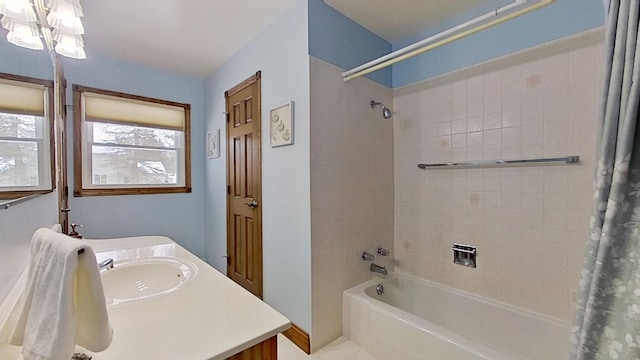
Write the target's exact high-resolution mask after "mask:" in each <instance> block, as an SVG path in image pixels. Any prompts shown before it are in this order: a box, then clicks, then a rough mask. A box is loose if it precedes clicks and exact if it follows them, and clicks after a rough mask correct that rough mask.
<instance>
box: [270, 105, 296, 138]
mask: <svg viewBox="0 0 640 360" xmlns="http://www.w3.org/2000/svg"><path fill="white" fill-rule="evenodd" d="M269 119H270V125H271V131H270V135H271V137H270V143H271V147H277V146H285V145H292V144H293V101H289V102H286V103H284V104H282V105H279V106H276V107H274V108H271V109H270V110H269Z"/></svg>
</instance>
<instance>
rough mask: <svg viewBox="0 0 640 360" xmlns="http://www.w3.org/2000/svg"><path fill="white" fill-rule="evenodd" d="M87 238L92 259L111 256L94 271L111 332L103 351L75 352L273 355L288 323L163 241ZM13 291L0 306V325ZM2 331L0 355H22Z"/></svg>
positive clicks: (110, 358) (107, 359) (108, 357)
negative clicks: (99, 273)
mask: <svg viewBox="0 0 640 360" xmlns="http://www.w3.org/2000/svg"><path fill="white" fill-rule="evenodd" d="M88 241H89V243H90V245H91V247H92V248H93V249H94V251H95V253H96V257H97V260H98V262H101V261H104V260H106V259H113V260H114V262H113V264H114V267H113V268H112V269H109V270H103V271H105V272H104V273H103V275H102V278H103V284H104V289H105V297H106V298H107V303H108V305H107V307H108V313H109V320H110V322H111V326H112V327H113V331H114V336H113V342H112V344H111V346H109V348H108V349H107V350H105V351H103V352H100V353H92V352H89V351H86V350H83V349H81V348H77V351H80V352H84V353H86V354H88V355H90V356H92V357H93V359H94V360H120V359H154V360H163V359H166V360H175V359H185V360H207V359H215V360H217V359H232V360H236V359H238V360H239V359H243V360H254V359H256V360H258V359H259V360H262V359H270V360H271V359H276V358H277V341H276V335H277V334H278V333H280V332H282V331H284V330H286V329H288V328H289V327H290V322H289V320H288V319H287V318H285V317H284V316H283V315H281V314H280V313H279V312H277V311H276V310H274V309H273V308H271V307H270V306H268V305H267V304H266V303H264V302H263V301H261V300H260V299H258V298H257V297H255V296H254V295H252V294H251V293H249V292H247V291H246V290H244V289H243V288H242V287H240V286H239V285H237V284H236V283H234V282H233V281H231V280H230V279H229V278H227V277H226V276H225V275H224V274H222V273H220V272H219V271H217V270H216V269H214V268H213V267H211V266H209V265H208V264H206V263H205V262H204V261H202V260H201V259H199V258H198V257H196V256H195V255H193V254H191V253H190V252H189V251H187V250H186V249H184V248H183V247H181V246H180V245H178V244H176V243H175V242H174V241H172V240H171V239H169V238H166V237H162V236H144V237H132V238H119V239H109V240H88ZM25 278H26V276H23V277H22V278H21V280H20V281H19V282H18V284H16V288H19V289H22V287H23V286H24V281H25V280H26V279H25ZM20 282H22V284H21V283H20ZM15 293H16V292H14V293H13V295H10V296H9V298H8V299H6V300H5V304H2V305H1V306H0V324H1V323H3V322H4V320H5V318H6V309H8V308H9V306H7V304H6V303H7V301H12V299H11V298H12V297H13V298H14V299H13V302H14V303H15V300H16V299H17V296H15ZM18 293H19V291H18ZM11 307H12V306H11ZM3 309H4V312H5V314H4V316H3V313H2V312H3ZM10 320H11V319H9V321H10ZM6 332H7V326H5V328H4V329H0V358H2V359H7V360H9V359H11V360H13V359H22V357H20V356H19V355H18V354H19V353H20V348H19V347H15V346H10V345H7V344H6V343H3V342H4V340H5V339H4V336H6V335H5V334H6Z"/></svg>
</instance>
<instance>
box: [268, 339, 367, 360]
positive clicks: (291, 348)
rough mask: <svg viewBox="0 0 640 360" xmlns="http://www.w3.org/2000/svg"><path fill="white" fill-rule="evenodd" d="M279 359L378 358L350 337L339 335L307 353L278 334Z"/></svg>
mask: <svg viewBox="0 0 640 360" xmlns="http://www.w3.org/2000/svg"><path fill="white" fill-rule="evenodd" d="M278 360H376V359H375V358H374V357H373V356H371V355H369V353H368V352H366V351H365V350H364V349H363V348H361V347H360V346H358V345H356V344H355V343H353V342H351V341H350V340H349V339H347V338H344V337H342V336H341V337H339V338H338V339H336V340H335V341H334V342H332V343H331V344H329V345H327V346H325V347H323V348H322V349H320V350H318V351H317V352H315V353H313V354H311V355H307V354H305V353H304V352H303V351H302V350H300V349H299V348H298V347H297V346H295V345H294V344H293V343H292V342H291V341H289V339H287V338H286V337H284V336H282V335H280V334H279V335H278Z"/></svg>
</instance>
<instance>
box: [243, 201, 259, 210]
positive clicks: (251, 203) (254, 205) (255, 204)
mask: <svg viewBox="0 0 640 360" xmlns="http://www.w3.org/2000/svg"><path fill="white" fill-rule="evenodd" d="M244 204H245V205H247V206H248V207H250V208H252V209H255V208H257V207H258V202H257V201H255V200H253V201H252V202H250V203H244Z"/></svg>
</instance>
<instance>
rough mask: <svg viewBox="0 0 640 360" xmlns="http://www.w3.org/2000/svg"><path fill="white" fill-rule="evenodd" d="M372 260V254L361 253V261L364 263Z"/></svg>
mask: <svg viewBox="0 0 640 360" xmlns="http://www.w3.org/2000/svg"><path fill="white" fill-rule="evenodd" d="M373 258H374V256H373V254H369V253H368V252H367V251H364V252H363V253H362V260H364V261H373Z"/></svg>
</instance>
